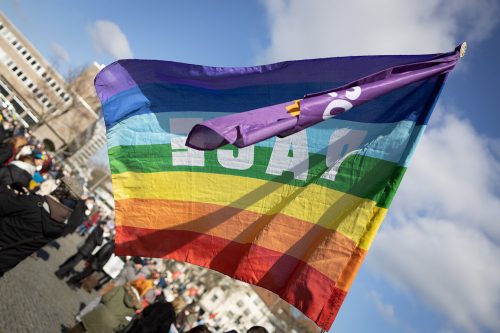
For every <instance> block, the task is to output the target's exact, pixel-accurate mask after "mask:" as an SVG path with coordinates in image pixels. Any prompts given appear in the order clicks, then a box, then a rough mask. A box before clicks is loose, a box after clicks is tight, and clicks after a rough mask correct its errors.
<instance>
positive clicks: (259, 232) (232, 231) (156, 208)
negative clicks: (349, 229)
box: [115, 199, 357, 290]
mask: <svg viewBox="0 0 500 333" xmlns="http://www.w3.org/2000/svg"><path fill="white" fill-rule="evenodd" d="M115 205H116V207H115V211H116V223H117V225H122V226H127V227H135V228H146V229H153V230H165V229H168V230H183V231H193V232H197V233H202V234H206V235H211V236H216V237H220V238H223V239H226V240H230V241H234V242H238V243H240V244H250V243H253V244H255V245H258V246H260V247H263V248H266V249H269V250H273V251H276V252H280V253H284V254H287V255H290V256H293V257H295V258H297V259H299V260H301V261H304V262H307V264H308V265H310V266H311V267H313V268H314V269H316V270H318V271H320V272H321V273H322V274H324V275H325V276H327V277H328V278H330V279H331V280H333V281H337V280H338V279H339V277H340V276H341V274H342V272H343V271H345V270H350V268H349V267H347V266H349V265H352V264H357V263H356V262H352V260H351V259H352V254H353V252H354V250H355V249H356V247H355V243H354V242H353V241H352V240H350V239H349V238H347V237H345V236H344V235H342V234H340V233H338V232H336V231H333V230H330V229H326V228H324V227H322V226H320V225H316V224H311V223H309V222H305V221H302V220H298V219H295V218H292V217H290V216H286V215H281V214H276V215H263V214H257V213H254V212H250V211H246V210H241V209H238V208H233V207H222V206H218V205H214V204H207V203H194V202H184V201H171V200H151V199H126V200H118V201H116V204H115ZM345 274H346V272H344V275H345ZM342 289H343V288H342ZM344 290H348V289H344Z"/></svg>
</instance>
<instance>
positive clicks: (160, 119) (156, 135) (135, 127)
mask: <svg viewBox="0 0 500 333" xmlns="http://www.w3.org/2000/svg"><path fill="white" fill-rule="evenodd" d="M223 114H224V113H222V112H210V113H207V112H164V113H156V114H152V113H146V114H140V115H136V116H133V117H130V118H127V119H126V120H124V121H123V122H121V123H119V124H117V125H116V126H114V127H113V128H112V129H110V130H109V131H108V149H109V148H112V147H116V146H134V145H154V144H170V141H171V139H172V138H173V137H178V136H180V135H184V136H185V135H186V134H187V133H178V134H174V133H172V131H173V129H172V128H171V126H170V124H171V120H172V119H185V118H199V119H202V120H206V119H209V118H214V117H218V116H221V115H223ZM424 127H425V126H420V125H416V124H415V123H414V122H412V121H401V122H397V123H380V124H370V123H359V122H352V121H346V120H339V119H330V120H328V121H325V122H322V123H320V124H317V125H316V126H314V127H311V128H309V129H307V130H306V133H307V142H308V146H309V147H308V149H309V152H310V153H316V154H325V153H326V151H325V149H326V148H325V147H328V144H329V141H330V137H331V136H332V133H333V132H334V131H337V130H340V129H342V130H356V131H363V132H366V136H365V137H364V139H363V142H362V144H361V146H360V148H361V151H360V152H359V154H360V155H366V156H369V157H374V158H379V159H383V160H386V161H390V162H394V163H398V164H399V165H403V166H406V164H407V163H406V161H407V160H408V159H409V156H411V154H412V153H413V150H411V149H410V150H409V149H408V147H409V146H411V145H412V144H410V143H411V142H410V141H412V139H413V138H414V137H415V134H416V133H420V132H421V131H422V129H423V128H424ZM274 142H275V139H274V138H272V139H269V140H265V141H262V142H259V143H258V144H257V145H258V146H263V147H271V148H272V147H273V146H274Z"/></svg>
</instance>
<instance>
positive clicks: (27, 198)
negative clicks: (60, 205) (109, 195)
mask: <svg viewBox="0 0 500 333" xmlns="http://www.w3.org/2000/svg"><path fill="white" fill-rule="evenodd" d="M45 202H46V199H45V197H43V196H39V195H23V196H18V195H16V194H14V193H13V192H11V191H2V192H0V276H1V275H3V273H5V272H7V271H9V270H10V269H12V268H14V267H15V266H16V265H17V264H18V263H19V262H21V261H22V260H23V259H24V258H26V257H27V256H29V255H30V254H32V253H33V252H35V251H36V250H38V249H40V248H41V247H43V246H44V245H46V244H47V243H48V242H50V241H51V240H53V239H55V238H57V237H59V235H60V234H61V233H62V232H63V231H64V229H65V228H66V227H68V226H69V224H64V223H59V222H56V221H55V220H53V219H52V218H51V217H50V215H49V213H48V212H47V211H46V210H45V209H44V208H43V204H44V203H45Z"/></svg>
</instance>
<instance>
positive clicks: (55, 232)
mask: <svg viewBox="0 0 500 333" xmlns="http://www.w3.org/2000/svg"><path fill="white" fill-rule="evenodd" d="M6 111H7V110H2V112H1V114H0V279H1V277H2V276H3V275H4V274H5V273H6V272H8V271H9V270H11V269H13V268H14V267H15V266H16V265H18V264H19V263H20V262H21V261H23V260H24V259H25V258H27V257H28V256H36V252H37V251H38V250H40V249H41V248H42V247H44V246H45V245H47V244H49V243H56V240H57V239H58V238H59V237H66V236H68V235H69V234H72V233H77V234H78V235H80V236H81V237H82V238H83V239H82V243H81V245H80V246H79V247H78V248H77V250H76V252H75V253H73V254H72V255H71V256H69V257H68V258H67V260H66V261H64V262H63V263H61V264H60V265H59V267H58V269H57V270H56V271H55V272H54V274H55V275H56V276H57V278H59V279H61V280H62V279H65V281H66V283H67V284H68V286H69V287H70V288H73V289H76V288H84V289H86V290H87V291H89V292H90V291H91V290H96V291H97V292H98V294H99V296H98V297H96V299H94V300H93V301H92V302H90V303H89V304H87V305H86V306H85V307H84V308H83V309H81V311H80V312H79V313H78V314H77V315H76V316H75V325H74V326H73V327H72V328H68V330H67V331H68V332H73V333H74V332H89V333H94V332H95V333H97V332H99V333H101V332H102V333H107V332H129V333H130V332H150V333H153V332H172V333H176V332H179V333H182V332H191V333H206V332H212V331H211V329H210V328H209V327H208V326H207V323H208V321H209V320H210V319H211V318H210V315H211V314H207V313H203V311H202V310H201V309H200V307H199V306H198V305H196V304H197V300H198V299H199V296H200V291H199V290H198V289H197V288H196V286H194V285H191V284H190V283H189V282H188V281H186V280H185V279H184V278H183V275H182V274H180V273H179V272H177V271H172V270H169V269H167V268H166V266H165V262H164V261H162V260H157V259H149V258H139V257H126V258H124V257H117V256H115V255H114V221H113V219H112V218H111V217H109V216H105V215H103V214H102V212H101V210H100V209H99V207H98V205H97V204H96V202H95V200H94V199H93V198H92V196H91V195H90V193H86V192H85V189H84V187H83V186H82V184H80V183H79V182H78V181H76V180H75V178H74V177H72V175H71V174H68V173H67V172H66V171H64V168H63V166H62V162H61V161H58V160H57V159H56V158H55V155H53V154H52V153H51V152H50V151H48V150H47V149H45V147H44V144H43V143H42V142H40V141H38V140H37V139H36V138H35V137H34V136H33V135H32V133H30V131H28V130H26V129H25V128H24V127H23V126H20V125H19V124H18V123H16V122H15V120H14V119H12V117H11V115H10V114H9V112H6ZM230 332H236V331H230ZM247 332H248V333H265V332H267V331H266V329H265V328H263V327H260V326H254V327H251V328H249V329H248V331H247Z"/></svg>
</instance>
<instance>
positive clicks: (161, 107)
mask: <svg viewBox="0 0 500 333" xmlns="http://www.w3.org/2000/svg"><path fill="white" fill-rule="evenodd" d="M336 86H338V84H335V83H298V84H286V85H283V84H280V85H266V86H251V87H241V88H236V89H224V90H213V89H207V88H200V87H194V86H189V85H182V84H146V85H143V86H140V87H134V88H131V89H128V90H125V91H123V92H121V93H119V94H116V95H114V96H113V97H112V98H110V99H109V100H108V101H107V102H106V103H104V105H103V110H104V119H105V122H106V127H107V128H108V129H110V128H112V127H113V126H115V125H116V124H117V123H119V122H120V121H123V120H125V119H127V118H128V117H131V116H134V115H139V114H146V113H161V112H174V111H175V112H179V111H185V112H191V111H193V110H195V111H206V112H227V113H228V112H243V111H248V110H252V109H257V108H260V107H264V106H268V105H273V104H278V103H283V102H286V101H291V100H294V99H299V98H302V97H303V96H304V95H306V94H308V93H311V92H318V91H323V90H327V89H331V88H333V87H336ZM441 86H442V80H441V79H440V78H438V77H434V78H431V79H429V80H426V81H423V82H418V83H415V84H412V85H409V86H406V87H403V88H401V89H398V90H395V91H392V92H390V93H388V94H386V95H384V96H381V97H379V98H377V99H375V100H372V101H369V102H367V103H365V104H363V105H361V106H359V107H356V108H353V109H351V110H349V112H346V113H343V114H341V115H340V116H338V117H337V118H338V119H343V120H349V121H357V122H364V123H391V122H398V121H402V120H409V121H414V122H416V123H417V124H419V125H421V124H426V123H427V119H428V115H429V113H430V109H431V105H427V103H422V101H429V100H430V99H433V97H435V96H436V95H437V93H438V92H439V89H440V87H441Z"/></svg>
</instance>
